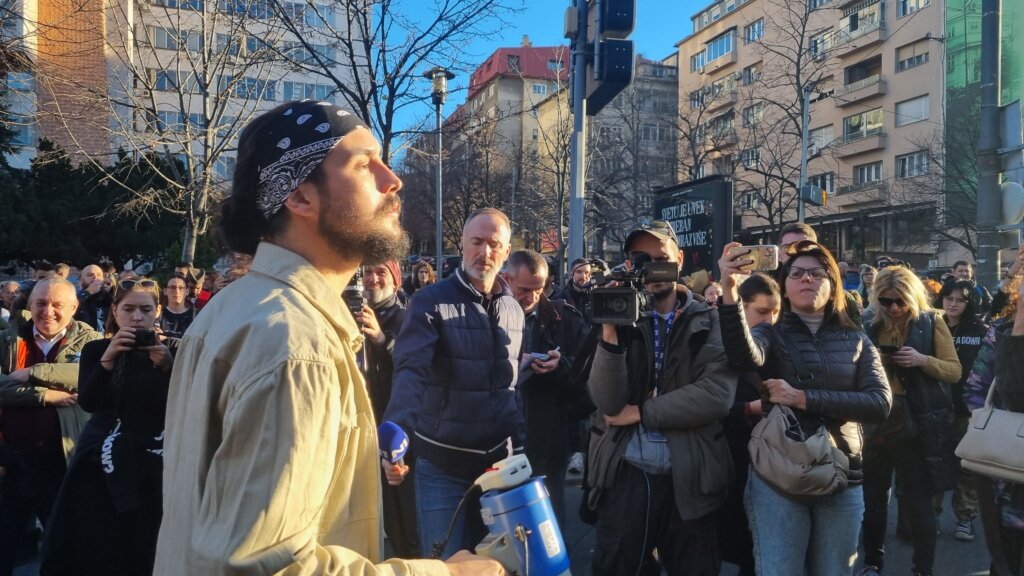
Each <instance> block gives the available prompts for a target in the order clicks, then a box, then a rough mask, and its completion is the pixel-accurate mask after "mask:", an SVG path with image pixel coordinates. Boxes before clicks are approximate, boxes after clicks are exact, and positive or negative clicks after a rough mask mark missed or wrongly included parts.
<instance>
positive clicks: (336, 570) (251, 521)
mask: <svg viewBox="0 0 1024 576" xmlns="http://www.w3.org/2000/svg"><path fill="white" fill-rule="evenodd" d="M401 187H402V182H401V180H399V179H398V177H397V176H395V174H394V173H393V172H392V171H391V170H390V169H389V168H388V167H387V166H386V165H385V164H384V162H383V161H382V160H381V149H380V144H379V143H378V142H377V139H376V138H374V136H373V134H372V133H371V132H370V130H369V129H368V128H367V127H366V125H365V124H364V123H363V122H362V121H361V120H360V119H359V118H358V117H357V116H355V115H354V114H352V113H351V112H349V111H347V110H343V109H341V108H338V107H337V106H335V105H333V104H330V103H328V102H316V101H310V100H303V101H301V102H288V103H285V104H282V105H281V106H278V107H277V108H274V109H272V110H270V111H268V112H266V113H264V114H262V115H261V116H259V117H257V118H256V119H254V120H253V121H252V122H250V123H249V125H248V126H246V128H245V129H244V130H243V131H242V133H241V136H240V138H239V141H238V160H237V165H236V169H235V174H234V179H233V182H232V185H231V194H230V196H229V197H228V198H227V199H226V201H225V203H224V205H223V207H222V216H221V220H220V233H221V236H222V238H223V240H224V241H225V242H226V244H227V245H228V247H229V248H230V249H231V250H234V251H236V252H240V253H243V254H252V255H254V257H253V260H252V266H251V268H250V270H249V273H248V274H246V275H245V276H244V277H242V278H240V279H238V280H236V281H235V282H232V283H231V284H230V285H228V286H227V287H226V288H224V290H223V291H222V296H220V297H218V298H215V299H213V300H211V301H210V304H209V305H208V306H207V307H206V309H205V310H204V312H203V313H202V314H201V315H199V316H198V317H197V318H196V320H195V322H193V324H192V326H191V327H190V328H189V330H188V332H187V333H186V334H185V336H184V337H183V338H182V340H181V344H180V346H179V348H178V353H177V356H176V358H175V366H174V369H173V372H172V377H171V386H170V389H171V391H170V394H169V397H168V401H167V419H166V438H165V443H164V450H165V451H164V476H163V489H164V497H163V504H164V505H163V510H164V516H163V522H162V524H161V526H160V538H159V542H158V545H157V557H156V566H155V568H154V574H156V575H158V576H171V575H173V576H178V575H181V574H204V575H214V574H345V575H355V574H366V575H369V574H374V575H377V574H380V575H384V574H387V575H410V576H411V575H431V576H432V575H435V574H436V575H444V574H449V573H450V574H467V575H468V574H474V575H476V574H502V573H503V570H502V569H501V566H500V565H499V564H497V563H496V562H493V561H491V560H487V559H479V558H477V557H475V556H473V555H471V554H469V553H468V552H462V553H460V554H459V555H457V556H455V557H452V559H450V560H449V561H448V563H447V564H445V563H442V562H439V561H436V560H389V561H386V562H383V563H381V562H380V561H381V558H380V556H381V531H380V515H379V510H380V500H381V489H380V478H379V475H380V472H379V462H380V458H379V456H378V446H377V434H376V430H377V423H376V421H375V419H374V416H373V410H372V406H371V403H370V396H369V394H368V393H367V390H366V384H365V382H364V381H363V377H362V375H361V374H360V373H359V368H358V366H357V364H356V357H355V350H357V349H358V348H359V346H360V345H361V344H362V340H363V335H361V334H360V330H359V328H358V327H357V325H356V323H355V320H354V319H353V317H352V315H351V314H350V313H349V312H348V310H347V309H346V307H345V305H344V302H343V300H342V298H341V294H342V291H343V290H344V289H345V286H346V285H347V284H348V282H349V280H350V279H351V278H352V276H353V275H354V274H355V271H356V269H357V268H358V267H359V265H360V264H361V263H362V262H364V261H365V262H383V261H386V260H390V259H394V258H397V257H400V256H404V255H405V254H406V253H407V251H408V242H407V240H406V239H405V233H404V232H403V230H402V228H401V225H400V224H399V216H400V213H401V201H400V200H399V197H398V191H399V189H400V188H401Z"/></svg>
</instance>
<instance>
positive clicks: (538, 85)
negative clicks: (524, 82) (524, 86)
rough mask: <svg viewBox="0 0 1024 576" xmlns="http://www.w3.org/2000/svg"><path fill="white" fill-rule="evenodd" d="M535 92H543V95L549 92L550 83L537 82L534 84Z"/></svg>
mask: <svg viewBox="0 0 1024 576" xmlns="http://www.w3.org/2000/svg"><path fill="white" fill-rule="evenodd" d="M533 93H534V94H541V95H543V94H547V93H548V85H547V84H541V83H539V82H538V83H535V84H534V85H533Z"/></svg>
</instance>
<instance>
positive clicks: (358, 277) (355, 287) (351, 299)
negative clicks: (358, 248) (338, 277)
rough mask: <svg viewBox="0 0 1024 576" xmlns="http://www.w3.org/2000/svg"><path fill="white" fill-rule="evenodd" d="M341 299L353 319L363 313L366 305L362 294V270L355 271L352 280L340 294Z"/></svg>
mask: <svg viewBox="0 0 1024 576" xmlns="http://www.w3.org/2000/svg"><path fill="white" fill-rule="evenodd" d="M341 298H342V300H344V301H345V306H346V307H347V308H348V311H349V312H351V313H352V316H353V317H355V315H356V314H359V313H361V312H362V311H363V306H365V305H366V296H365V294H364V292H363V269H362V268H361V267H360V268H357V269H356V273H355V275H353V276H352V280H350V281H349V283H348V286H346V287H345V290H344V292H342V293H341Z"/></svg>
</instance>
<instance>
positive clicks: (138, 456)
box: [41, 279, 174, 576]
mask: <svg viewBox="0 0 1024 576" xmlns="http://www.w3.org/2000/svg"><path fill="white" fill-rule="evenodd" d="M159 301H160V291H159V287H158V285H157V283H156V282H155V281H153V280H148V279H141V280H130V279H129V280H121V281H120V282H119V283H118V285H117V291H116V293H115V295H114V299H113V305H112V306H111V315H110V318H109V320H108V323H107V334H108V338H106V339H103V340H96V341H94V342H90V343H89V344H87V345H86V346H85V347H84V348H83V349H82V357H81V360H80V367H79V380H78V404H79V406H81V407H82V409H84V410H85V411H86V412H90V413H91V414H92V419H90V420H89V423H88V424H86V426H85V428H84V429H83V430H82V434H81V436H80V437H79V439H78V446H77V449H76V451H75V454H74V456H73V457H72V460H71V463H70V465H69V466H68V472H67V475H66V476H65V477H64V484H63V485H62V487H61V491H60V494H59V495H58V497H57V502H56V504H55V505H54V510H53V516H52V520H51V522H52V524H51V526H50V528H49V530H48V531H47V534H46V539H45V541H44V543H43V559H42V568H41V574H46V575H61V574H69V575H71V574H75V575H81V576H89V575H93V574H95V575H109V574H131V575H139V574H150V573H152V571H153V556H154V553H155V551H156V540H157V533H158V531H159V528H160V519H161V476H162V473H163V460H162V456H161V454H162V452H163V428H164V413H165V410H166V405H167V391H168V384H169V382H170V374H171V366H172V364H173V362H174V359H173V357H172V355H171V351H170V350H169V349H168V348H167V346H165V345H164V344H161V343H160V340H159V338H158V336H157V334H156V333H155V332H154V331H153V325H154V323H155V321H156V313H157V306H158V303H159Z"/></svg>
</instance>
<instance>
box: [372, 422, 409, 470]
mask: <svg viewBox="0 0 1024 576" xmlns="http://www.w3.org/2000/svg"><path fill="white" fill-rule="evenodd" d="M377 443H378V445H379V447H380V457H381V458H383V459H385V460H387V461H388V462H391V463H392V464H398V465H399V466H404V465H405V453H406V452H408V451H409V436H408V435H407V434H406V433H405V430H402V428H401V427H400V426H399V425H398V424H395V423H394V422H391V421H384V422H382V423H381V425H380V426H378V427H377Z"/></svg>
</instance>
